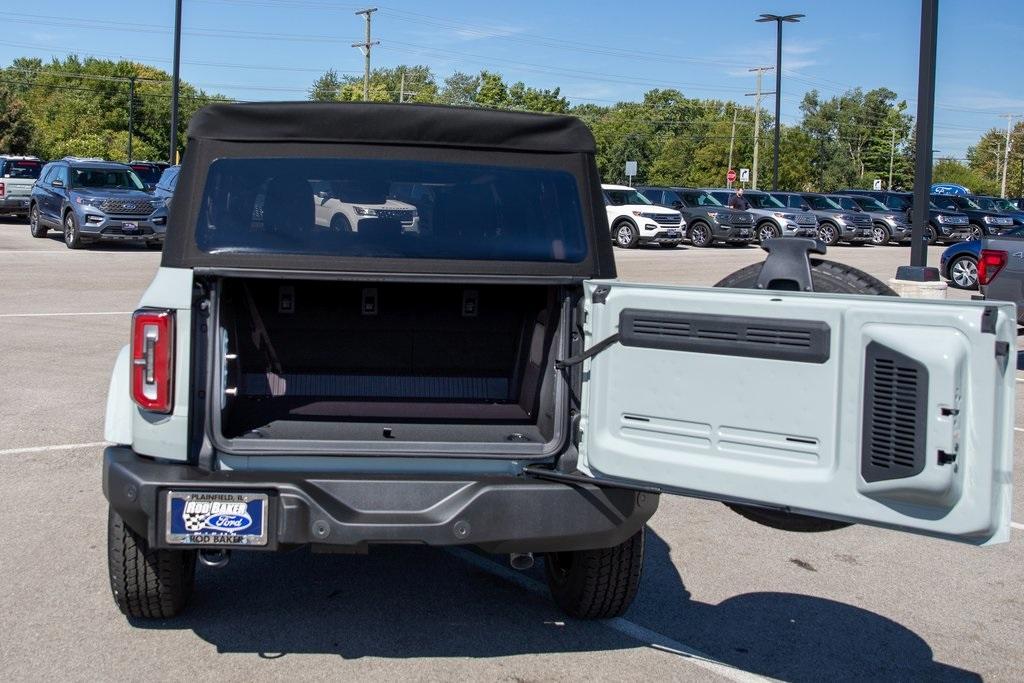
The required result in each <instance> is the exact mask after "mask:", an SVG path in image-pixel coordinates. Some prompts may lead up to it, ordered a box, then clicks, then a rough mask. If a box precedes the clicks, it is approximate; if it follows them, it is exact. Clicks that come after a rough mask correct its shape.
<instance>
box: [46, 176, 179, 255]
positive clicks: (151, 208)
mask: <svg viewBox="0 0 1024 683" xmlns="http://www.w3.org/2000/svg"><path fill="white" fill-rule="evenodd" d="M145 187H146V186H145V185H144V184H143V182H142V181H141V180H139V177H138V176H137V175H136V174H135V172H134V171H132V169H131V167H129V166H128V165H127V164H119V163H115V162H111V161H104V160H102V159H80V158H76V157H65V158H64V159H61V160H59V161H52V162H50V163H48V164H47V165H46V166H44V167H43V170H42V172H41V173H40V175H39V179H38V180H36V183H35V185H33V186H32V196H31V198H30V200H29V226H30V229H31V231H32V236H33V237H46V233H47V231H48V230H49V229H50V228H53V229H55V230H60V231H62V232H63V233H64V244H65V245H67V247H68V249H79V248H81V247H83V246H84V245H86V244H88V243H90V242H98V241H106V240H119V241H130V242H139V243H144V244H145V245H146V246H147V247H150V248H154V249H159V248H160V247H161V246H162V245H163V241H164V233H165V232H166V230H167V209H166V207H165V206H164V200H163V199H160V198H158V197H154V196H153V195H151V194H150V193H148V192H146V189H145Z"/></svg>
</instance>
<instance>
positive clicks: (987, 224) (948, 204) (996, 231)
mask: <svg viewBox="0 0 1024 683" xmlns="http://www.w3.org/2000/svg"><path fill="white" fill-rule="evenodd" d="M931 200H932V204H934V205H935V206H937V207H938V208H940V209H945V210H946V211H957V212H959V213H962V214H964V215H966V216H967V218H968V220H969V221H970V222H971V238H973V239H980V238H982V237H986V236H988V235H1001V234H1003V233H1004V232H1008V231H1010V230H1012V229H1013V216H1007V215H1006V214H1004V213H1001V212H999V211H989V210H986V209H983V208H981V206H979V205H978V204H977V202H975V201H974V200H973V199H971V198H970V197H964V196H961V195H951V194H933V195H932V196H931Z"/></svg>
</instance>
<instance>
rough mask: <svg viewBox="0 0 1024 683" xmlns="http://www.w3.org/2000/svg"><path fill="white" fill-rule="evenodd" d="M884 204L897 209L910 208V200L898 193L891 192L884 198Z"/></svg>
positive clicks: (904, 209)
mask: <svg viewBox="0 0 1024 683" xmlns="http://www.w3.org/2000/svg"><path fill="white" fill-rule="evenodd" d="M885 205H886V206H888V207H889V208H890V209H895V210H897V211H906V210H907V209H909V208H910V200H909V199H907V198H906V197H902V196H900V195H898V194H891V195H889V196H888V197H886V198H885Z"/></svg>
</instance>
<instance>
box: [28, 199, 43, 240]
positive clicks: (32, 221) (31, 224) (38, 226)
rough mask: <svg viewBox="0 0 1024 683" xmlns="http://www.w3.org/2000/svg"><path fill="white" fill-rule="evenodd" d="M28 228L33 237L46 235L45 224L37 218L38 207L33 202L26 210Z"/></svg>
mask: <svg viewBox="0 0 1024 683" xmlns="http://www.w3.org/2000/svg"><path fill="white" fill-rule="evenodd" d="M28 229H29V232H31V233H32V236H33V237H46V232H47V230H46V226H45V225H43V223H42V221H40V220H39V207H38V206H36V205H35V204H33V205H32V208H31V210H29V212H28Z"/></svg>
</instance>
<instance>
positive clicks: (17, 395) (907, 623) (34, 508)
mask: <svg viewBox="0 0 1024 683" xmlns="http://www.w3.org/2000/svg"><path fill="white" fill-rule="evenodd" d="M940 252H941V248H934V247H933V248H932V249H931V252H930V258H931V259H932V262H933V263H934V262H936V261H937V259H938V254H939V253H940ZM616 256H617V258H618V262H619V268H620V275H621V276H622V277H623V278H626V279H631V280H642V281H656V282H668V283H679V284H693V285H708V284H712V283H714V282H716V281H717V280H718V279H720V278H721V277H723V276H725V275H727V274H728V273H730V272H732V271H733V270H735V269H736V268H739V267H742V266H744V265H747V264H749V263H753V262H755V261H757V260H760V258H762V256H763V252H761V251H760V250H759V249H757V248H755V247H749V248H744V249H727V248H719V249H710V250H698V249H676V250H671V251H669V250H664V251H662V250H659V249H657V248H652V249H643V250H634V251H629V252H623V251H616ZM828 258H832V259H834V260H839V261H844V262H846V263H849V264H851V265H854V266H858V267H860V268H863V269H865V270H867V271H869V272H871V273H873V274H875V275H876V276H879V277H883V278H888V277H889V276H890V275H891V274H892V273H894V272H895V268H896V266H897V265H898V264H900V263H903V262H905V261H906V259H907V258H908V251H907V250H906V249H905V248H898V247H886V248H875V247H860V248H852V247H839V248H835V249H830V253H829V256H828ZM158 262H159V253H155V252H148V251H147V250H145V249H144V248H141V247H140V248H134V247H130V246H112V247H102V248H96V249H92V250H88V251H80V252H72V251H69V250H67V249H65V247H64V246H63V244H62V243H61V242H60V241H59V239H58V238H57V236H54V237H51V238H50V239H44V240H38V239H33V238H32V237H30V235H29V232H28V227H27V226H26V225H25V224H24V223H22V222H21V221H14V220H4V219H0V386H2V389H0V519H2V520H4V524H3V525H2V526H0V548H2V549H3V550H2V553H0V673H2V674H3V678H5V679H7V680H41V679H56V678H62V679H74V680H87V679H88V680H95V679H114V678H120V679H130V680H134V679H143V678H148V679H154V680H169V679H174V680H182V679H186V678H189V677H198V676H203V677H204V678H210V679H217V680H224V681H228V680H252V679H254V678H274V679H277V678H286V677H287V678H290V679H351V678H359V679H391V680H394V679H414V680H424V679H491V680H534V679H582V678H596V679H614V680H619V679H623V680H637V679H647V680H651V679H687V680H690V679H705V678H710V679H722V678H725V679H730V680H752V679H754V678H756V677H757V676H759V675H763V676H769V677H774V678H781V679H787V680H837V679H880V678H882V679H929V680H932V679H938V680H964V679H977V678H978V677H984V678H987V679H992V680H1006V681H1010V680H1020V679H1021V677H1022V672H1024V543H1022V541H1024V525H1018V526H1017V528H1016V529H1015V530H1014V532H1013V538H1012V541H1011V543H1009V544H1005V545H1001V546H997V547H993V548H985V549H977V548H970V547H966V546H960V545H956V544H952V543H947V542H942V541H936V540H929V539H924V538H918V537H915V536H910V535H906V534H900V533H896V532H891V531H883V530H878V529H871V528H865V527H851V528H848V529H843V530H841V531H837V532H832V533H828V534H791V533H786V532H781V531H775V530H772V529H767V528H764V527H761V526H758V525H756V524H754V523H753V522H750V521H747V520H746V519H743V518H741V517H739V516H738V515H736V514H734V513H732V512H731V511H729V510H728V509H727V508H725V507H724V506H722V505H719V504H716V503H710V502H705V501H697V500H687V499H679V498H672V497H668V496H666V497H664V498H663V500H662V504H661V508H660V511H659V513H658V514H657V515H656V516H655V518H654V520H653V523H652V524H651V527H650V530H649V532H648V535H647V543H648V546H647V559H646V565H645V568H644V571H645V579H644V583H643V586H642V588H641V592H640V594H639V596H638V598H637V601H636V603H635V604H634V606H633V607H632V609H631V610H630V612H629V613H628V614H627V615H626V617H625V618H623V619H617V620H613V621H611V622H604V623H593V622H590V623H585V622H576V621H573V620H570V619H567V618H566V617H565V616H564V615H563V614H562V613H561V612H559V611H558V610H557V609H556V608H555V607H554V605H553V604H552V603H550V602H549V601H548V599H547V596H546V594H545V592H544V589H542V587H541V585H542V584H541V581H542V576H541V573H540V572H539V570H538V569H537V568H534V569H533V570H531V571H530V572H527V573H525V574H520V573H514V572H512V570H509V569H507V568H506V565H505V564H503V558H500V557H494V558H491V557H486V556H481V555H477V554H474V553H471V552H468V551H461V550H459V551H455V552H449V551H444V550H435V549H429V548H419V547H396V548H387V549H382V550H375V551H374V552H371V554H370V555H368V556H345V555H340V556H331V555H311V554H309V553H307V552H305V551H298V552H294V553H291V554H287V555H280V556H270V555H251V556H246V555H244V554H238V556H237V557H236V558H235V559H234V560H233V561H232V563H231V564H230V565H229V566H228V567H227V568H225V569H223V570H209V569H205V568H201V569H200V570H199V573H198V576H197V593H196V597H195V600H194V601H193V603H192V606H191V608H190V609H189V610H188V612H187V613H186V614H185V615H183V616H182V617H180V618H178V619H175V620H171V621H166V622H159V623H136V624H129V623H128V622H127V621H126V620H125V619H124V618H123V617H122V616H121V615H120V614H119V613H118V612H117V610H116V608H115V607H114V604H113V601H112V599H111V597H110V592H109V587H108V584H107V577H106V557H105V523H106V503H105V500H104V499H103V496H102V493H101V491H100V461H101V451H102V439H103V412H104V406H105V399H106V392H107V382H108V379H109V372H110V369H111V366H112V364H113V361H114V357H115V355H116V354H117V351H118V349H119V348H120V347H121V346H122V345H123V344H125V343H126V342H127V340H128V322H129V315H130V312H131V311H132V310H133V309H134V308H135V305H136V303H137V301H138V299H139V297H140V295H141V294H142V292H143V290H144V288H145V287H146V286H147V284H148V283H149V281H150V279H151V277H152V274H153V272H154V270H155V268H156V267H157V264H158ZM954 296H967V294H965V293H961V292H955V293H954ZM1018 374H1019V375H1020V376H1021V377H1022V378H1024V373H1018ZM1019 381H1021V380H1019ZM1021 405H1022V404H1021V402H1020V400H1019V399H1018V413H1017V415H1018V419H1017V424H1019V425H1022V426H1024V417H1022V411H1021ZM1015 436H1016V439H1015V441H1016V446H1017V456H1016V458H1015V460H1016V473H1015V480H1016V482H1015V483H1016V484H1017V486H1016V489H1015V499H1014V512H1013V515H1014V516H1013V519H1014V520H1015V522H1019V523H1024V494H1022V492H1021V491H1022V488H1024V486H1022V484H1024V478H1022V474H1021V472H1022V470H1024V460H1022V456H1021V453H1024V450H1022V446H1024V431H1022V430H1018V431H1017V432H1016V433H1015Z"/></svg>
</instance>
